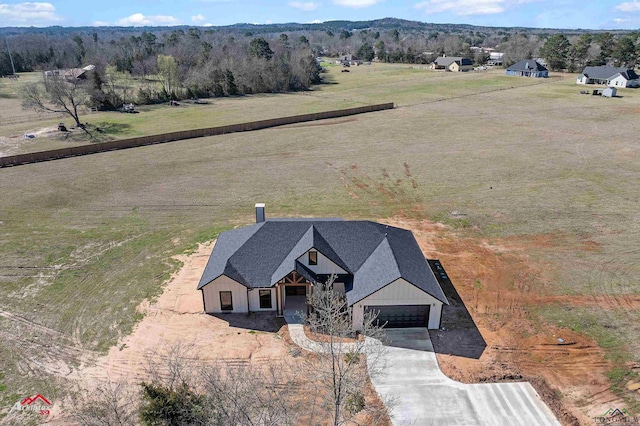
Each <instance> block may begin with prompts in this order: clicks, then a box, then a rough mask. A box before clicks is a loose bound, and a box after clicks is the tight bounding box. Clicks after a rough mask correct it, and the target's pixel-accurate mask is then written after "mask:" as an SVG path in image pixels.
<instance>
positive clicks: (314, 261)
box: [309, 251, 318, 265]
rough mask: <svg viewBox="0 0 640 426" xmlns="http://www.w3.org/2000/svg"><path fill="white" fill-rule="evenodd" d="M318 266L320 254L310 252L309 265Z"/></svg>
mask: <svg viewBox="0 0 640 426" xmlns="http://www.w3.org/2000/svg"><path fill="white" fill-rule="evenodd" d="M317 264H318V252H317V251H310V252H309V265H317Z"/></svg>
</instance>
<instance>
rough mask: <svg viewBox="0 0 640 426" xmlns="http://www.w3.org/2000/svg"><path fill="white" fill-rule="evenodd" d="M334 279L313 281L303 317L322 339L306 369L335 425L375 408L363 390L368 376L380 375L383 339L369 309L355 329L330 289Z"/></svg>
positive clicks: (338, 296)
mask: <svg viewBox="0 0 640 426" xmlns="http://www.w3.org/2000/svg"><path fill="white" fill-rule="evenodd" d="M334 280H335V277H331V278H329V280H328V281H327V282H326V283H324V284H322V283H319V284H316V286H315V287H314V291H313V294H312V295H311V296H310V297H309V300H308V303H309V304H310V305H311V307H312V309H313V310H312V313H311V314H309V315H306V317H305V320H306V323H307V324H308V325H309V328H310V330H311V332H312V333H316V334H319V335H324V336H325V338H326V343H324V344H322V345H321V346H322V350H321V351H320V353H318V359H317V360H314V361H310V362H308V369H309V371H310V372H311V373H312V374H313V375H315V377H316V383H317V384H318V385H319V386H320V387H321V388H324V390H325V392H324V397H325V402H326V403H327V405H328V407H330V409H331V411H332V413H333V416H332V424H333V425H334V426H338V425H342V424H345V423H347V422H349V421H350V420H351V419H352V418H353V416H354V415H355V414H357V413H358V412H360V411H363V410H367V411H369V410H371V411H378V410H379V407H368V406H367V405H366V403H365V398H364V390H365V388H366V386H367V385H368V383H369V378H370V377H371V376H375V375H377V374H381V371H382V368H383V354H384V345H383V342H385V340H386V338H385V333H384V330H383V328H382V327H380V326H379V325H378V324H377V321H376V319H377V314H375V313H373V312H367V313H365V314H364V319H363V324H362V328H361V329H360V330H359V331H356V329H355V327H354V324H353V322H352V320H351V315H350V313H349V309H348V305H347V300H346V298H345V296H344V295H343V294H341V293H338V292H337V291H334V290H333V282H334ZM371 414H374V413H371ZM374 417H375V418H379V416H374ZM369 421H371V419H370V420H369Z"/></svg>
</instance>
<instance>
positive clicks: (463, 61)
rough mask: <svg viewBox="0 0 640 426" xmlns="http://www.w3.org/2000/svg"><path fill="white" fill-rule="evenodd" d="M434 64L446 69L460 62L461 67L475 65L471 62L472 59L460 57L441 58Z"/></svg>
mask: <svg viewBox="0 0 640 426" xmlns="http://www.w3.org/2000/svg"><path fill="white" fill-rule="evenodd" d="M434 62H435V63H436V64H438V65H441V66H444V67H448V66H449V65H451V64H452V63H454V62H458V64H459V65H473V61H471V59H469V58H463V57H460V56H440V57H439V58H437V59H436V60H435V61H434Z"/></svg>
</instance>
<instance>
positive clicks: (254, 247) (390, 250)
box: [198, 204, 448, 329]
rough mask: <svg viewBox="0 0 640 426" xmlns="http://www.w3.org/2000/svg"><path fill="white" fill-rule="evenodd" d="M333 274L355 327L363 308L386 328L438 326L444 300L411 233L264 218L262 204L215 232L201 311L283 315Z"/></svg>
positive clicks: (362, 224)
mask: <svg viewBox="0 0 640 426" xmlns="http://www.w3.org/2000/svg"><path fill="white" fill-rule="evenodd" d="M438 267H439V269H440V271H439V276H440V279H442V276H444V277H446V274H444V273H443V271H441V265H439V263H438ZM331 276H334V277H335V280H334V282H333V289H334V290H335V291H338V292H340V293H342V294H343V295H344V296H345V298H346V300H347V304H348V306H349V312H350V315H351V318H352V321H353V323H354V327H355V328H356V329H359V328H361V326H362V322H363V318H364V314H365V312H367V311H375V312H378V313H379V317H378V319H379V321H380V323H386V324H387V327H428V328H430V329H436V328H439V327H440V319H441V315H442V306H443V305H446V304H448V301H447V298H446V296H445V294H444V292H443V291H442V288H441V287H440V283H439V281H438V278H437V277H436V274H435V273H434V271H432V269H431V267H430V265H429V263H428V262H427V260H426V259H425V257H424V255H423V254H422V251H421V250H420V247H419V246H418V243H417V242H416V239H415V238H414V236H413V234H412V233H411V231H408V230H405V229H401V228H397V227H393V226H388V225H383V224H380V223H376V222H370V221H347V220H342V219H265V215H264V205H261V204H257V205H256V223H255V224H253V225H249V226H245V227H242V228H237V229H234V230H231V231H226V232H223V233H221V234H220V236H219V238H218V241H217V242H216V244H215V247H214V249H213V252H212V253H211V257H210V258H209V262H208V263H207V266H206V268H205V271H204V273H203V275H202V278H201V280H200V283H199V284H198V290H200V291H202V300H203V304H204V311H205V312H206V313H210V314H221V313H225V312H229V313H247V312H261V311H273V312H274V314H276V315H278V316H282V315H284V312H285V310H288V309H289V310H290V309H292V307H298V306H300V305H301V303H300V302H302V306H304V302H305V301H306V297H308V296H309V295H310V294H311V293H312V292H313V288H314V286H315V285H317V284H318V283H325V282H327V280H328V278H329V277H331Z"/></svg>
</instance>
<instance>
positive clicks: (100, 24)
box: [92, 21, 111, 27]
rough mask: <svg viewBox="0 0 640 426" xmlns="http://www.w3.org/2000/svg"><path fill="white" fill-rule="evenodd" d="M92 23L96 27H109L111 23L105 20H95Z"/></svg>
mask: <svg viewBox="0 0 640 426" xmlns="http://www.w3.org/2000/svg"><path fill="white" fill-rule="evenodd" d="M92 25H93V26H94V27H108V26H109V25H111V24H109V23H108V22H105V21H93V24H92Z"/></svg>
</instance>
